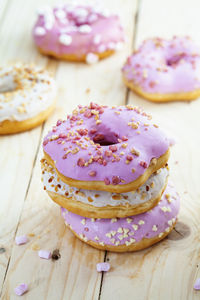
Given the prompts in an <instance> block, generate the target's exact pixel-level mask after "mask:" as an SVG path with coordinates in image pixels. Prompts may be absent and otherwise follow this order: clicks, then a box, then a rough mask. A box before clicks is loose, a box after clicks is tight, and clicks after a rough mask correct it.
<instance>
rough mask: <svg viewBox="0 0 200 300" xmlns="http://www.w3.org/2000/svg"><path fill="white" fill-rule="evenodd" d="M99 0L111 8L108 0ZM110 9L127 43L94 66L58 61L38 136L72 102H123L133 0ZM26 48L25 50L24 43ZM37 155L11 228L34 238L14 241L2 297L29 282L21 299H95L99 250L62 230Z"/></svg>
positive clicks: (100, 258)
mask: <svg viewBox="0 0 200 300" xmlns="http://www.w3.org/2000/svg"><path fill="white" fill-rule="evenodd" d="M31 2H33V1H31ZM103 2H104V4H105V6H108V7H110V8H111V9H112V7H113V5H112V4H113V3H112V1H111V0H109V1H103ZM115 8H117V10H118V12H119V14H120V16H121V19H122V23H123V25H124V26H125V29H126V34H127V39H128V42H127V44H126V47H125V48H124V49H123V50H122V51H121V52H120V53H118V54H116V55H114V56H113V57H110V58H109V59H106V60H104V61H101V62H99V63H98V64H96V65H93V66H87V65H85V64H72V63H64V62H60V63H59V67H58V70H57V73H56V80H57V82H58V86H59V91H58V105H57V108H56V111H55V113H54V115H53V116H52V117H51V118H50V119H49V120H48V121H47V124H46V125H45V128H44V133H43V134H46V132H47V130H48V129H49V127H50V124H51V125H52V124H54V123H55V122H56V120H57V119H59V118H63V117H65V116H66V114H67V113H69V112H71V110H72V109H73V108H74V107H75V106H76V105H77V104H86V103H89V102H90V101H97V102H99V103H104V104H105V103H107V104H109V105H113V104H123V103H124V102H125V96H126V88H125V87H124V86H123V85H122V82H121V74H120V68H121V65H122V63H123V61H124V60H125V58H126V56H127V54H128V53H129V52H130V47H131V40H132V36H133V27H134V26H133V25H134V24H133V23H134V14H135V12H136V2H134V3H132V1H131V0H126V5H124V1H123V0H117V1H115ZM23 22H24V21H23ZM25 47H26V48H27V51H28V46H25ZM40 150H41V147H40ZM41 155H42V154H41V153H40V154H39V156H38V157H37V161H36V165H35V168H34V170H33V177H32V180H31V183H30V189H29V190H28V194H27V197H26V201H25V204H24V207H23V212H22V215H21V219H20V224H19V227H18V230H17V232H16V234H17V235H20V234H24V233H27V234H28V233H34V234H35V236H34V237H31V238H30V242H29V243H28V244H27V245H24V246H21V247H17V246H15V245H13V248H12V256H11V260H10V264H9V266H8V272H7V275H6V279H5V284H4V288H3V294H2V296H3V299H15V298H16V297H15V296H14V292H13V288H14V287H15V286H16V285H17V284H18V283H20V282H23V281H25V282H27V283H28V284H29V286H30V291H29V292H28V293H27V294H26V295H25V296H24V299H48V300H49V299H58V300H59V299H98V297H99V288H100V284H101V274H98V273H97V272H96V263H97V262H100V261H103V260H104V252H103V251H97V250H95V249H93V248H91V247H89V246H87V245H84V244H83V243H82V242H80V241H78V240H77V239H76V238H75V237H73V235H72V234H71V232H70V231H69V230H67V229H65V225H64V224H63V220H62V218H61V217H60V212H59V208H58V207H57V206H56V205H55V204H54V203H52V201H50V200H49V199H48V197H47V195H46V193H45V192H43V190H42V184H41V182H40V177H41V175H40V174H41V171H40V165H39V160H40V158H41ZM36 244H37V245H39V246H40V247H41V248H45V249H50V250H53V249H54V248H59V249H60V252H61V259H60V260H59V261H57V262H51V261H44V260H41V259H39V258H38V256H37V252H36V251H34V250H33V249H32V247H33V246H34V245H36Z"/></svg>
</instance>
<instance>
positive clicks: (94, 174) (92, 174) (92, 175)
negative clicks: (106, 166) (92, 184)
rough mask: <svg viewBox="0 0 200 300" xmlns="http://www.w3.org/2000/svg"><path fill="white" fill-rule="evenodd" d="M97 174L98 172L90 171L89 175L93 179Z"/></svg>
mask: <svg viewBox="0 0 200 300" xmlns="http://www.w3.org/2000/svg"><path fill="white" fill-rule="evenodd" d="M96 174H97V172H96V171H90V173H89V175H90V176H91V177H94V176H96Z"/></svg>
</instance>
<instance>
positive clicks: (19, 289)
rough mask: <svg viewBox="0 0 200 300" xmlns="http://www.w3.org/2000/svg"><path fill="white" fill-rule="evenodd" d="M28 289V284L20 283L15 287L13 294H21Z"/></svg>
mask: <svg viewBox="0 0 200 300" xmlns="http://www.w3.org/2000/svg"><path fill="white" fill-rule="evenodd" d="M27 291H28V285H27V284H26V283H21V284H19V285H18V286H17V287H16V288H15V294H16V295H17V296H22V295H23V294H24V293H26V292H27Z"/></svg>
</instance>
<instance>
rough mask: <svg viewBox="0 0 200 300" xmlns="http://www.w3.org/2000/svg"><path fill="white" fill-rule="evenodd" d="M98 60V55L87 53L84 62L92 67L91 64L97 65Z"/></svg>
mask: <svg viewBox="0 0 200 300" xmlns="http://www.w3.org/2000/svg"><path fill="white" fill-rule="evenodd" d="M98 60H99V57H98V55H96V54H94V53H88V54H87V55H86V62H87V63H88V64H89V65H92V64H95V63H97V62H98Z"/></svg>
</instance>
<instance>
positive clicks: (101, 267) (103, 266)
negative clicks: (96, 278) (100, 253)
mask: <svg viewBox="0 0 200 300" xmlns="http://www.w3.org/2000/svg"><path fill="white" fill-rule="evenodd" d="M109 270H110V264H109V263H106V262H103V263H98V264H97V272H102V271H103V272H107V271H109Z"/></svg>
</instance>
